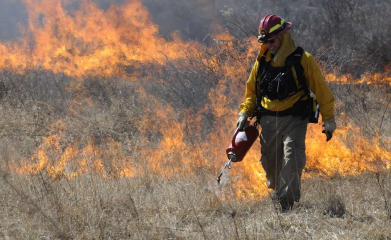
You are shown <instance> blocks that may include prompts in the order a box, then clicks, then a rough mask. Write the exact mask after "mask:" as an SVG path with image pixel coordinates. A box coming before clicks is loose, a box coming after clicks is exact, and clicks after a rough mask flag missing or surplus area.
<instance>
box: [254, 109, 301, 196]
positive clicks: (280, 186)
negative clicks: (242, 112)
mask: <svg viewBox="0 0 391 240" xmlns="http://www.w3.org/2000/svg"><path fill="white" fill-rule="evenodd" d="M307 123H308V118H307V119H304V120H303V119H302V118H301V117H300V116H283V117H279V116H277V117H276V116H262V118H261V121H260V124H261V127H262V132H261V136H260V141H261V151H262V156H261V160H260V161H261V164H262V167H263V169H264V170H265V172H266V179H267V186H268V187H269V188H272V189H274V190H276V191H277V194H278V197H279V198H280V199H286V200H288V201H290V202H293V201H299V200H300V190H301V183H300V180H301V173H302V171H303V169H304V166H305V163H306V156H305V135H306V133H307Z"/></svg>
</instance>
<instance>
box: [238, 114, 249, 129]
mask: <svg viewBox="0 0 391 240" xmlns="http://www.w3.org/2000/svg"><path fill="white" fill-rule="evenodd" d="M239 116H240V117H239V119H238V121H237V122H236V128H238V129H239V131H243V129H244V127H245V125H246V123H247V118H248V117H249V116H248V114H247V113H245V112H241V113H239Z"/></svg>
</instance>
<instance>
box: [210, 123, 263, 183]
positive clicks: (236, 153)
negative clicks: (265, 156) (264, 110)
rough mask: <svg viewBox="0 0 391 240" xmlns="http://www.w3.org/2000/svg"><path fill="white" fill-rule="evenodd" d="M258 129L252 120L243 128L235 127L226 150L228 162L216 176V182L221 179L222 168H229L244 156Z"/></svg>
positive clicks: (257, 133)
mask: <svg viewBox="0 0 391 240" xmlns="http://www.w3.org/2000/svg"><path fill="white" fill-rule="evenodd" d="M258 135H259V131H258V128H257V123H256V122H254V123H253V124H252V125H251V124H250V125H248V127H245V128H244V130H242V131H239V129H236V131H235V133H234V135H233V137H232V141H231V144H230V145H229V147H228V148H227V150H226V153H227V157H228V160H229V161H228V162H227V163H226V164H225V165H224V168H223V170H221V172H220V174H219V176H218V177H217V184H219V183H220V181H221V176H222V175H223V171H224V169H226V168H228V169H231V163H232V162H240V161H242V160H243V158H244V157H245V156H246V154H247V152H248V150H250V148H251V146H252V145H253V143H254V142H255V140H256V139H257V138H258Z"/></svg>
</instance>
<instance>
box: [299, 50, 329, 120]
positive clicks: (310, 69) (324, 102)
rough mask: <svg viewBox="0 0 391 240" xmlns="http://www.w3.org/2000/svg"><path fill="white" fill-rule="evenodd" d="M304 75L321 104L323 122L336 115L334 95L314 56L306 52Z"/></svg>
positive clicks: (304, 55) (303, 58) (303, 63)
mask: <svg viewBox="0 0 391 240" xmlns="http://www.w3.org/2000/svg"><path fill="white" fill-rule="evenodd" d="M301 64H302V66H303V68H304V75H305V78H306V79H307V81H308V85H309V87H310V90H311V91H312V92H313V93H314V94H315V96H316V101H317V102H318V104H319V109H320V113H321V114H322V120H323V122H325V121H327V120H329V119H330V118H332V117H334V95H333V94H332V93H331V91H330V89H329V87H328V86H327V84H326V82H325V81H324V78H323V74H322V72H321V71H320V69H319V66H318V64H317V63H316V61H315V59H314V57H313V56H312V55H311V54H309V53H308V52H305V53H304V54H303V57H302V59H301Z"/></svg>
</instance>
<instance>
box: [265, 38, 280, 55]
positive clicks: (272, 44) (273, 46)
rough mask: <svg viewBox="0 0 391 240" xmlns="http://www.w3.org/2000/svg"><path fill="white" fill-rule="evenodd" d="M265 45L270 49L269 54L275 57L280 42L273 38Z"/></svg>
mask: <svg viewBox="0 0 391 240" xmlns="http://www.w3.org/2000/svg"><path fill="white" fill-rule="evenodd" d="M266 44H267V48H268V49H270V52H271V53H272V54H274V55H275V54H276V53H277V51H278V49H280V46H281V40H280V39H279V38H275V39H273V40H270V41H268V42H267V43H266Z"/></svg>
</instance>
